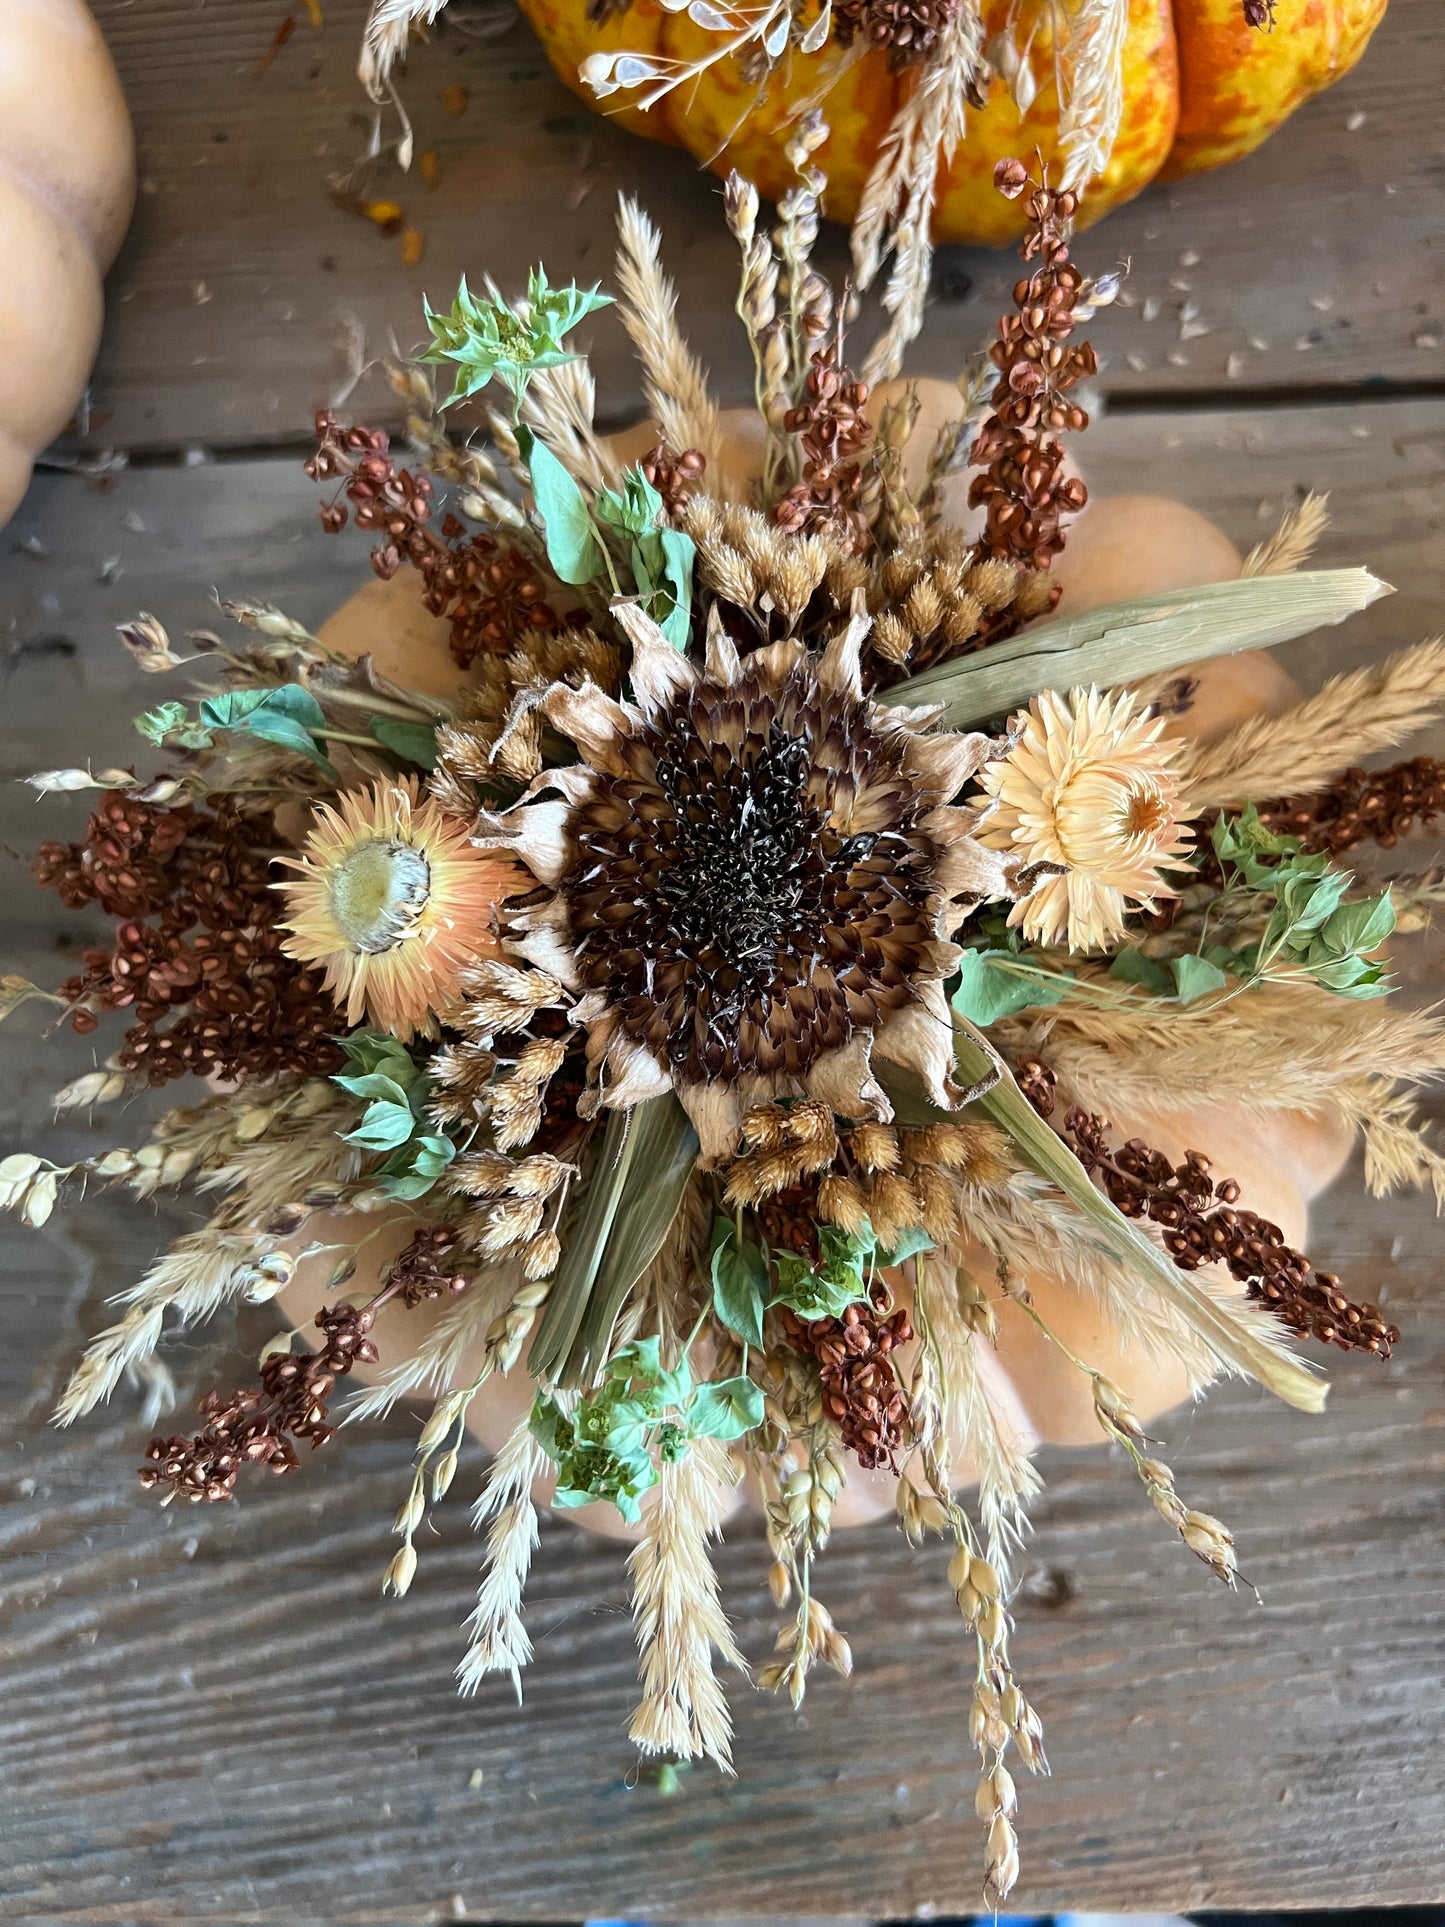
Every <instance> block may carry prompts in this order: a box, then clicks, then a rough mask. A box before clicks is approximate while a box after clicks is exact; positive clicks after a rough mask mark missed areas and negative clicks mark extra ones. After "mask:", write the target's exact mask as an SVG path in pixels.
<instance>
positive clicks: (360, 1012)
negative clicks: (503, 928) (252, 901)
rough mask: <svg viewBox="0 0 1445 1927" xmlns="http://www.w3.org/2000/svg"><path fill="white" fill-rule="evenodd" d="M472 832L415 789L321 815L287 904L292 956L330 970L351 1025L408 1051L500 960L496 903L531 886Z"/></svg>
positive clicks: (350, 798)
mask: <svg viewBox="0 0 1445 1927" xmlns="http://www.w3.org/2000/svg"><path fill="white" fill-rule="evenodd" d="M468 827H469V826H467V825H464V824H461V823H459V822H457V821H455V820H454V819H451V818H448V817H446V816H444V815H443V814H442V812H441V810H440V809H439V808H438V807H437V805H436V804H435V803H432V802H426V803H419V802H418V800H417V784H416V779H415V778H412V777H408V778H406V779H404V780H402V781H395V782H384V783H377V784H375V785H373V786H372V787H371V788H370V789H359V790H350V791H347V792H345V793H343V794H342V795H341V796H340V797H339V798H338V799H337V802H336V804H335V806H334V807H333V806H332V805H330V804H327V803H319V804H317V806H316V810H315V814H314V818H313V822H312V827H311V832H310V835H309V836H308V837H307V839H306V841H305V843H304V844H303V846H302V850H301V854H300V856H299V857H285V858H282V859H281V860H282V861H283V862H284V863H286V864H287V865H289V867H290V868H292V869H294V870H295V871H297V872H298V875H297V876H296V878H295V879H294V880H289V881H287V882H285V883H282V884H280V885H279V886H278V887H279V888H280V889H281V891H282V893H283V894H284V896H285V898H286V904H287V919H286V925H287V927H288V928H289V930H290V933H291V934H290V935H289V936H288V937H287V939H286V942H285V945H284V948H285V950H286V952H287V954H288V955H289V956H292V957H295V958H297V959H299V961H300V962H302V963H307V964H319V965H323V966H324V967H325V972H326V988H327V989H328V990H329V991H330V992H331V995H332V996H333V997H334V998H335V1000H336V1003H337V1005H338V1006H339V1007H340V1009H341V1011H342V1012H343V1014H344V1016H345V1019H346V1022H347V1023H348V1024H357V1023H360V1022H361V1021H362V1019H363V1017H365V1018H367V1019H368V1020H369V1021H370V1022H372V1023H374V1024H378V1025H380V1026H381V1028H382V1029H383V1030H387V1031H390V1032H391V1033H392V1034H393V1035H394V1036H396V1037H399V1038H401V1039H402V1040H403V1042H405V1041H407V1040H408V1039H410V1038H411V1037H413V1036H414V1035H416V1033H417V1032H419V1031H420V1032H423V1033H434V1031H435V1028H436V1019H437V1017H438V1016H441V1015H443V1014H445V1013H446V1012H448V1011H449V1010H450V1009H451V1008H452V1007H453V1006H454V1005H455V1003H456V1000H457V992H458V985H459V979H460V977H461V974H462V971H463V970H464V968H465V967H466V966H467V965H468V964H470V963H472V962H474V961H475V960H476V959H477V958H479V957H485V956H489V955H496V954H498V952H499V946H498V942H497V938H496V922H497V905H498V904H499V903H500V902H501V901H502V900H503V899H504V898H506V897H507V896H509V895H510V894H512V893H513V892H514V891H515V890H516V889H517V888H518V887H519V885H520V886H521V887H525V886H526V885H527V883H528V882H529V879H528V878H527V877H526V876H525V874H524V873H523V872H521V871H520V870H519V869H518V868H517V866H516V865H515V864H514V863H512V862H511V861H510V860H509V859H508V858H506V857H505V856H501V855H498V854H497V853H495V852H492V853H487V852H483V851H480V850H478V849H476V848H475V847H474V846H473V845H472V844H471V842H470V841H469V839H468V833H467V832H468Z"/></svg>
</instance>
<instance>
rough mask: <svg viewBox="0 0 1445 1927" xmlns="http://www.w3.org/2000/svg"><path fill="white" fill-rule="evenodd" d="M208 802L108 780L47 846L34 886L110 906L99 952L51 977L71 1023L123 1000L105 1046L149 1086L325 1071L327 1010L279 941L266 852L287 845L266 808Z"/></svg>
mask: <svg viewBox="0 0 1445 1927" xmlns="http://www.w3.org/2000/svg"><path fill="white" fill-rule="evenodd" d="M211 800H212V808H211V809H209V810H207V809H203V808H200V807H189V806H188V807H186V808H184V809H176V810H156V809H151V808H148V807H147V806H146V805H145V804H142V803H137V802H135V801H134V800H133V799H132V798H130V797H128V796H126V795H124V794H123V793H121V792H119V791H107V793H106V794H105V795H104V796H102V798H101V800H100V803H99V805H98V806H97V808H96V811H95V814H94V815H93V816H92V817H91V819H90V822H89V824H88V826H87V828H86V834H85V841H84V842H83V843H78V844H63V843H46V844H44V845H43V846H42V847H41V849H40V852H39V854H38V856H37V857H36V860H35V865H34V875H35V879H36V881H37V882H38V883H41V884H44V885H46V886H47V887H49V888H50V889H53V890H55V891H57V892H58V893H59V896H60V899H61V901H62V903H64V904H65V905H66V907H67V908H69V909H72V910H75V909H80V908H82V907H83V906H85V905H86V904H89V903H97V904H99V906H100V908H101V909H102V910H104V911H105V912H106V913H107V914H108V915H110V916H113V917H118V918H119V919H120V922H119V923H118V924H117V926H116V929H115V934H114V938H113V942H112V947H111V948H110V949H108V950H104V949H99V948H96V949H92V950H87V951H86V952H85V958H84V961H85V969H84V971H83V973H82V974H81V975H79V976H77V977H72V978H70V979H69V980H68V982H66V983H65V984H64V985H62V992H63V994H64V995H65V996H66V997H67V998H68V999H69V1001H70V1004H71V1011H70V1022H71V1024H72V1025H73V1027H74V1028H75V1029H76V1030H78V1031H81V1032H82V1033H88V1032H91V1031H93V1030H95V1029H96V1028H97V1026H98V1024H99V1021H100V1016H101V1014H102V1013H104V1012H106V1011H111V1010H124V1011H128V1012H129V1013H130V1015H131V1024H130V1028H129V1029H128V1030H127V1032H126V1036H125V1042H124V1044H123V1045H122V1046H121V1049H120V1051H119V1053H118V1056H117V1062H118V1063H119V1065H120V1067H121V1068H122V1069H123V1070H128V1071H137V1072H139V1073H140V1074H141V1075H143V1076H144V1077H146V1078H147V1079H148V1081H149V1082H150V1083H152V1084H157V1085H158V1084H165V1083H168V1082H169V1081H170V1080H171V1079H172V1078H175V1077H181V1076H184V1074H185V1073H186V1072H187V1071H195V1072H196V1073H197V1074H198V1075H200V1076H212V1075H215V1076H220V1077H227V1078H241V1077H271V1076H275V1075H276V1074H277V1073H278V1072H299V1073H303V1074H314V1073H317V1072H320V1073H323V1074H324V1073H325V1072H327V1071H333V1070H337V1069H339V1067H340V1064H341V1053H340V1051H339V1050H338V1049H337V1047H336V1045H335V1043H334V1042H333V1041H332V1034H333V1033H334V1032H335V1030H336V1029H337V1017H336V1007H335V1005H334V1004H333V1003H332V1001H331V999H330V998H329V997H328V996H327V995H326V993H325V990H324V987H323V985H322V980H321V973H320V972H319V971H315V970H309V969H306V968H304V967H303V966H302V965H301V964H300V963H296V962H293V960H292V959H291V958H290V957H288V956H287V955H286V954H285V952H284V951H283V949H282V932H281V930H280V928H279V923H278V920H279V918H280V916H281V914H282V904H281V900H280V898H279V897H278V895H277V893H276V891H275V890H274V889H273V888H272V855H271V853H272V852H273V851H275V852H277V853H279V852H281V851H282V850H284V849H285V848H286V845H285V844H284V842H283V841H282V839H281V838H280V836H278V834H277V833H276V828H275V824H274V822H273V819H272V817H271V815H270V814H269V812H265V811H247V810H245V809H243V808H241V807H240V806H239V805H238V804H237V803H236V802H235V801H234V800H233V799H230V798H227V797H215V798H213V799H211Z"/></svg>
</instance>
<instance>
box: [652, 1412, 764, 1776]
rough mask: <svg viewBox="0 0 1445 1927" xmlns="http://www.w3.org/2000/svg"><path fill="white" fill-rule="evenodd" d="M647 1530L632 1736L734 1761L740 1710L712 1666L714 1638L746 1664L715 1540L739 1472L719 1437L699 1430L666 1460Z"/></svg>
mask: <svg viewBox="0 0 1445 1927" xmlns="http://www.w3.org/2000/svg"><path fill="white" fill-rule="evenodd" d="M658 1470H659V1481H658V1485H657V1488H656V1490H655V1492H654V1493H653V1500H652V1504H651V1505H650V1506H649V1507H648V1508H647V1510H646V1512H645V1513H644V1515H643V1533H642V1538H641V1539H640V1541H639V1542H638V1544H637V1545H636V1546H635V1547H634V1548H633V1551H632V1554H631V1556H630V1558H629V1559H628V1569H629V1571H630V1572H631V1574H632V1609H633V1617H634V1618H635V1620H636V1622H637V1644H638V1647H639V1649H640V1651H641V1654H642V1701H641V1704H640V1705H639V1706H638V1708H637V1711H636V1713H635V1714H634V1715H633V1718H632V1725H631V1727H630V1728H629V1736H630V1738H631V1739H632V1740H633V1742H634V1744H635V1745H637V1746H638V1747H640V1748H641V1749H642V1751H643V1752H644V1753H668V1754H672V1755H674V1756H675V1757H676V1758H678V1759H696V1758H697V1757H698V1756H699V1755H701V1754H706V1755H707V1756H708V1758H709V1759H712V1760H715V1761H716V1762H717V1764H718V1765H719V1766H720V1767H722V1768H723V1770H724V1771H725V1772H731V1770H732V1718H731V1715H730V1714H729V1712H728V1704H727V1699H726V1696H725V1695H724V1693H723V1689H722V1686H721V1683H720V1682H719V1680H718V1678H717V1675H716V1674H715V1673H714V1672H713V1664H712V1655H713V1649H714V1647H715V1648H716V1649H717V1651H718V1654H719V1655H720V1657H721V1658H722V1660H723V1661H724V1663H725V1664H726V1665H729V1666H735V1667H737V1669H738V1670H739V1672H746V1671H747V1666H746V1663H745V1661H744V1659H743V1656H742V1654H741V1653H740V1652H739V1651H738V1648H737V1645H736V1643H735V1641H734V1639H733V1636H732V1629H731V1628H730V1627H729V1625H728V1622H727V1619H726V1617H725V1615H724V1613H723V1610H722V1605H721V1602H720V1600H719V1597H718V1582H717V1574H716V1572H715V1571H714V1570H713V1564H712V1560H711V1559H710V1558H709V1556H708V1541H709V1540H710V1539H714V1538H716V1537H717V1534H718V1529H719V1527H720V1525H721V1522H722V1505H721V1495H722V1487H723V1484H724V1482H725V1481H726V1480H729V1479H731V1478H734V1477H736V1472H735V1470H734V1468H733V1467H732V1464H731V1461H730V1460H729V1459H728V1458H727V1455H726V1454H725V1453H724V1452H723V1451H722V1450H721V1448H720V1447H719V1446H718V1445H717V1444H716V1442H715V1441H713V1440H711V1439H699V1440H697V1441H695V1442H694V1444H693V1445H692V1447H691V1448H690V1450H689V1451H688V1454H687V1456H686V1458H684V1459H682V1460H680V1461H679V1462H678V1463H676V1464H674V1465H667V1464H664V1465H662V1466H660V1467H659V1468H658Z"/></svg>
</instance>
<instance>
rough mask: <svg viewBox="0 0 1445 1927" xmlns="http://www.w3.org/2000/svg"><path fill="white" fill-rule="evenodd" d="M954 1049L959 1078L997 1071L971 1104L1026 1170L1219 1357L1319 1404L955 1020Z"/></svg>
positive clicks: (1295, 1400) (1295, 1366)
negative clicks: (1111, 1194)
mask: <svg viewBox="0 0 1445 1927" xmlns="http://www.w3.org/2000/svg"><path fill="white" fill-rule="evenodd" d="M954 1055H955V1058H956V1060H957V1065H958V1074H959V1077H960V1078H961V1079H962V1080H963V1081H964V1082H966V1083H977V1082H979V1081H980V1080H981V1079H982V1077H983V1076H984V1075H985V1074H986V1073H987V1072H989V1071H990V1070H991V1071H993V1072H995V1073H996V1074H997V1076H996V1081H995V1082H994V1083H993V1085H992V1086H991V1088H990V1089H988V1090H987V1091H985V1092H984V1093H983V1094H982V1095H981V1096H980V1097H978V1098H977V1099H976V1100H975V1104H976V1108H977V1109H978V1110H980V1111H981V1112H982V1113H983V1114H984V1116H985V1117H988V1118H991V1119H992V1120H993V1122H994V1123H995V1124H997V1125H998V1126H999V1127H1000V1129H1001V1130H1003V1131H1005V1132H1006V1133H1007V1134H1008V1136H1009V1137H1010V1138H1011V1139H1012V1141H1013V1144H1014V1148H1015V1150H1016V1151H1017V1152H1018V1153H1019V1155H1020V1156H1021V1157H1022V1158H1023V1160H1024V1162H1025V1163H1026V1164H1027V1165H1029V1167H1030V1168H1031V1169H1032V1170H1034V1171H1036V1172H1038V1174H1039V1175H1040V1177H1044V1178H1047V1179H1048V1180H1049V1182H1050V1183H1051V1184H1055V1185H1057V1186H1058V1188H1059V1189H1060V1190H1061V1191H1062V1192H1063V1193H1064V1195H1065V1197H1067V1198H1068V1200H1069V1202H1070V1203H1071V1204H1072V1205H1073V1206H1074V1208H1075V1209H1076V1210H1077V1211H1078V1212H1079V1213H1080V1215H1081V1216H1082V1217H1084V1218H1085V1219H1087V1221H1088V1222H1089V1224H1090V1225H1091V1227H1092V1228H1093V1231H1094V1234H1095V1236H1096V1238H1097V1240H1098V1242H1099V1244H1100V1246H1101V1248H1102V1249H1103V1250H1105V1251H1106V1252H1107V1253H1108V1254H1109V1255H1110V1256H1111V1257H1112V1258H1114V1259H1115V1260H1116V1261H1117V1262H1118V1263H1119V1264H1121V1265H1124V1266H1127V1268H1128V1269H1129V1270H1130V1271H1133V1272H1135V1273H1136V1274H1137V1275H1139V1276H1141V1277H1142V1278H1145V1279H1147V1281H1148V1282H1149V1284H1150V1285H1151V1286H1152V1287H1153V1288H1154V1290H1156V1291H1157V1292H1159V1293H1160V1295H1161V1296H1162V1297H1164V1298H1166V1299H1174V1300H1177V1301H1178V1302H1179V1303H1180V1304H1181V1305H1182V1306H1183V1307H1185V1308H1186V1309H1187V1313H1188V1316H1189V1319H1190V1322H1191V1323H1192V1324H1193V1326H1194V1328H1195V1330H1196V1331H1198V1332H1199V1333H1200V1335H1201V1336H1202V1337H1203V1338H1204V1339H1205V1340H1206V1341H1207V1342H1208V1343H1209V1345H1210V1346H1211V1347H1212V1349H1213V1350H1214V1351H1215V1353H1216V1355H1217V1356H1218V1357H1219V1358H1220V1360H1221V1361H1222V1362H1224V1363H1225V1364H1227V1365H1230V1366H1232V1367H1233V1369H1234V1370H1235V1371H1237V1372H1240V1373H1242V1374H1243V1375H1245V1376H1247V1377H1249V1378H1256V1379H1258V1380H1259V1381H1260V1383H1261V1384H1263V1385H1266V1386H1267V1387H1268V1388H1269V1389H1270V1391H1272V1392H1273V1393H1275V1395H1276V1396H1277V1397H1279V1398H1282V1399H1283V1400H1284V1401H1285V1402H1286V1404H1289V1405H1293V1406H1295V1407H1296V1408H1297V1409H1298V1410H1300V1411H1302V1412H1319V1411H1323V1410H1324V1403H1325V1394H1326V1391H1327V1390H1328V1387H1327V1386H1326V1384H1325V1382H1324V1380H1323V1379H1320V1378H1317V1377H1316V1376H1315V1375H1314V1374H1313V1373H1312V1372H1311V1371H1310V1370H1309V1369H1308V1368H1307V1367H1306V1366H1305V1365H1303V1364H1301V1363H1300V1362H1299V1361H1298V1360H1296V1359H1293V1358H1290V1357H1289V1356H1287V1355H1286V1354H1283V1353H1280V1352H1275V1351H1272V1350H1270V1349H1268V1348H1267V1347H1266V1346H1264V1345H1263V1344H1261V1343H1260V1342H1259V1341H1258V1340H1256V1339H1255V1338H1254V1337H1253V1335H1252V1334H1251V1333H1249V1332H1247V1331H1245V1330H1243V1329H1241V1328H1240V1327H1239V1326H1238V1325H1236V1324H1235V1322H1234V1321H1233V1320H1232V1319H1231V1318H1230V1317H1229V1316H1228V1314H1227V1313H1226V1312H1225V1311H1224V1310H1223V1309H1222V1308H1221V1307H1220V1306H1219V1305H1217V1304H1216V1303H1215V1301H1214V1300H1213V1299H1212V1298H1211V1297H1210V1296H1209V1294H1208V1293H1207V1292H1206V1291H1204V1290H1202V1289H1201V1287H1200V1286H1199V1285H1197V1284H1195V1283H1194V1281H1193V1280H1192V1279H1191V1278H1190V1276H1189V1274H1188V1273H1187V1272H1184V1271H1180V1270H1179V1269H1178V1267H1177V1266H1175V1265H1173V1264H1171V1263H1170V1261H1169V1260H1168V1258H1166V1257H1165V1255H1164V1253H1163V1252H1162V1251H1160V1249H1159V1248H1158V1246H1157V1245H1155V1244H1154V1243H1153V1241H1152V1240H1151V1239H1149V1238H1147V1237H1146V1236H1145V1235H1144V1233H1143V1232H1142V1231H1140V1230H1139V1228H1138V1227H1137V1226H1136V1225H1134V1224H1132V1223H1131V1222H1130V1220H1129V1219H1128V1218H1126V1217H1125V1216H1124V1215H1123V1213H1122V1212H1121V1211H1119V1210H1118V1209H1117V1208H1116V1207H1115V1206H1114V1205H1112V1204H1111V1203H1110V1202H1109V1200H1108V1199H1107V1198H1106V1197H1105V1196H1104V1194H1103V1192H1102V1191H1099V1190H1096V1189H1095V1187H1094V1185H1093V1184H1091V1183H1090V1181H1089V1175H1088V1173H1087V1172H1086V1171H1085V1169H1084V1167H1083V1165H1082V1164H1080V1163H1079V1160H1078V1159H1077V1158H1076V1157H1075V1156H1074V1154H1073V1152H1072V1151H1071V1150H1070V1149H1069V1147H1068V1146H1067V1145H1066V1144H1065V1143H1064V1142H1063V1140H1062V1139H1061V1138H1059V1137H1058V1136H1056V1135H1055V1133H1054V1132H1053V1131H1051V1130H1050V1129H1049V1127H1048V1125H1047V1124H1045V1123H1044V1121H1043V1119H1042V1118H1041V1117H1040V1116H1039V1115H1038V1113H1037V1112H1036V1111H1035V1110H1034V1108H1033V1106H1032V1105H1031V1104H1030V1103H1029V1101H1028V1099H1027V1098H1026V1097H1025V1096H1024V1094H1023V1092H1022V1091H1021V1090H1020V1089H1019V1087H1018V1085H1017V1084H1016V1083H1015V1082H1014V1080H1013V1078H1012V1077H1011V1076H1010V1075H1009V1073H1008V1072H1007V1070H1005V1069H1004V1067H1003V1066H1002V1064H1001V1063H1000V1062H999V1060H998V1058H997V1057H996V1055H995V1053H994V1052H993V1051H991V1050H990V1049H989V1047H988V1044H987V1043H986V1041H985V1040H984V1039H983V1038H982V1037H980V1036H978V1035H977V1033H975V1032H973V1031H972V1030H971V1028H970V1027H969V1026H968V1025H966V1024H958V1025H956V1026H955V1030H954ZM934 1115H935V1117H938V1118H942V1117H945V1116H947V1115H948V1113H945V1112H941V1111H935V1113H934Z"/></svg>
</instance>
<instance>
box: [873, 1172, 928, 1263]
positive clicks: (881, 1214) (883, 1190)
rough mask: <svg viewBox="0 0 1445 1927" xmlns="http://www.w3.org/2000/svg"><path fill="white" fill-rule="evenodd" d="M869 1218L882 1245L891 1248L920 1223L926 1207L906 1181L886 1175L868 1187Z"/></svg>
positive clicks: (896, 1176) (887, 1173)
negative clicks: (906, 1232)
mask: <svg viewBox="0 0 1445 1927" xmlns="http://www.w3.org/2000/svg"><path fill="white" fill-rule="evenodd" d="M868 1216H869V1218H870V1219H871V1220H872V1224H873V1229H874V1230H875V1231H876V1232H877V1233H878V1236H879V1238H880V1239H881V1240H882V1242H883V1243H884V1244H885V1245H890V1244H893V1243H895V1242H896V1241H897V1240H898V1238H899V1237H901V1236H902V1234H903V1233H904V1232H905V1231H912V1230H914V1229H915V1228H916V1227H917V1226H918V1225H919V1224H920V1223H921V1221H922V1218H923V1206H922V1203H921V1202H920V1200H919V1197H918V1194H917V1192H916V1191H915V1190H914V1189H913V1186H912V1185H911V1184H910V1183H909V1182H908V1180H907V1179H906V1178H902V1177H899V1176H898V1174H897V1173H896V1172H894V1171H885V1172H882V1173H880V1175H879V1176H878V1177H876V1178H874V1180H873V1182H872V1183H871V1184H870V1185H869V1187H868Z"/></svg>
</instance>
